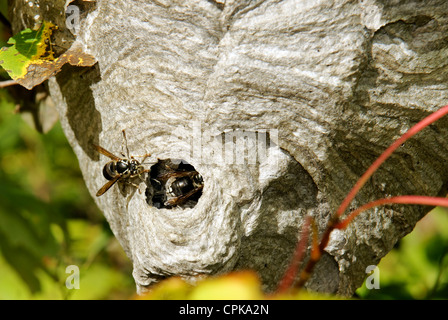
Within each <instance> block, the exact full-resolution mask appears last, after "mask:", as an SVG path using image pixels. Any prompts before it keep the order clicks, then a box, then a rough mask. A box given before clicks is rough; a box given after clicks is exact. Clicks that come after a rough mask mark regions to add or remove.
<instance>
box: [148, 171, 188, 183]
mask: <svg viewBox="0 0 448 320" xmlns="http://www.w3.org/2000/svg"><path fill="white" fill-rule="evenodd" d="M196 174H197V171H172V172H167V173H162V174H160V175H158V176H157V177H156V179H157V180H159V181H167V180H168V179H169V178H171V177H175V178H182V177H186V176H190V177H192V176H194V175H196Z"/></svg>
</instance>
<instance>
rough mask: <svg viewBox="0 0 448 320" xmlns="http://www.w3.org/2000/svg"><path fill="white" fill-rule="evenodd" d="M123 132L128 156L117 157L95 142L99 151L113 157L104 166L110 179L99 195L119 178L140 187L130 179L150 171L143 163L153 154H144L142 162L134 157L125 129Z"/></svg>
mask: <svg viewBox="0 0 448 320" xmlns="http://www.w3.org/2000/svg"><path fill="white" fill-rule="evenodd" d="M122 132H123V138H124V140H125V143H126V151H127V158H120V157H117V156H116V155H114V154H113V153H111V152H109V151H107V150H106V149H104V148H103V147H100V146H98V145H96V144H93V146H94V148H95V149H96V150H97V151H98V152H99V153H101V154H103V155H105V156H107V157H109V158H110V159H112V161H109V162H108V163H106V164H105V165H104V167H103V176H104V178H106V179H107V180H108V181H107V182H106V184H105V185H104V186H102V187H101V189H99V190H98V192H97V193H96V196H97V197H99V196H101V195H103V194H104V193H105V192H106V191H107V190H109V189H110V187H112V186H113V185H114V184H115V183H116V182H117V181H119V180H121V181H125V182H128V183H130V184H132V185H134V186H135V187H138V186H137V185H135V184H133V183H131V182H129V179H132V178H135V177H140V176H141V175H142V174H143V173H145V172H149V171H150V170H147V169H145V168H144V166H143V165H142V163H143V162H144V161H145V160H146V158H147V157H149V156H151V154H149V153H147V154H145V155H143V160H142V162H139V161H137V160H136V159H134V157H133V156H129V149H128V145H127V139H126V134H125V131H124V130H123V131H122ZM123 157H124V155H123Z"/></svg>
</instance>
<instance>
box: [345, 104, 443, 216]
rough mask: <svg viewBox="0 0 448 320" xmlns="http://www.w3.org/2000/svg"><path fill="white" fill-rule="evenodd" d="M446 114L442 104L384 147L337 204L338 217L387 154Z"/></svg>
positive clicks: (387, 156)
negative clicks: (339, 203)
mask: <svg viewBox="0 0 448 320" xmlns="http://www.w3.org/2000/svg"><path fill="white" fill-rule="evenodd" d="M446 114H448V105H446V106H444V107H443V108H440V109H439V110H437V111H436V112H434V113H432V114H430V115H429V116H427V117H426V118H424V119H423V120H421V121H420V122H419V123H417V124H416V125H414V126H413V127H412V128H411V129H409V130H408V131H407V132H406V133H405V134H403V135H402V136H401V137H400V138H398V139H397V140H396V141H395V142H394V143H392V144H391V145H390V147H389V148H387V149H386V151H384V152H383V153H382V154H381V155H380V156H379V157H378V159H376V160H375V162H374V163H373V164H372V165H371V166H370V167H369V169H367V171H366V172H365V173H364V174H363V175H362V177H361V178H360V179H359V180H358V181H357V182H356V184H355V185H354V186H353V188H352V190H350V192H349V193H348V195H347V197H346V198H345V199H344V200H343V201H342V203H341V205H340V206H339V208H338V210H337V211H336V215H337V216H338V217H340V216H342V215H343V214H344V212H345V210H347V208H348V206H349V204H350V202H351V201H352V200H353V198H354V197H355V196H356V194H357V193H358V191H359V189H361V188H362V186H363V185H364V184H365V183H366V181H367V180H368V179H369V178H370V177H371V176H372V174H373V173H374V172H375V171H376V170H377V169H378V167H379V166H380V165H381V164H382V163H383V162H384V161H385V160H386V159H387V158H389V156H390V155H391V154H392V153H393V152H394V151H395V150H396V149H397V148H398V147H399V146H401V145H402V144H403V143H404V142H405V141H406V140H408V139H409V138H410V137H412V136H413V135H415V134H416V133H417V132H419V131H420V130H422V129H423V128H425V127H427V126H428V125H430V124H431V123H433V122H435V121H437V120H439V119H440V118H441V117H443V116H445V115H446Z"/></svg>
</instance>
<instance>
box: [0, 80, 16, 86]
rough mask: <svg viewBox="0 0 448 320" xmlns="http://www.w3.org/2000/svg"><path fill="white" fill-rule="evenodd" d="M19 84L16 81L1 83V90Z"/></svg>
mask: <svg viewBox="0 0 448 320" xmlns="http://www.w3.org/2000/svg"><path fill="white" fill-rule="evenodd" d="M16 84H18V83H17V81H16V80H5V81H0V88H6V87H9V86H13V85H16Z"/></svg>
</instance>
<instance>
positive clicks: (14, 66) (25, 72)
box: [0, 21, 96, 89]
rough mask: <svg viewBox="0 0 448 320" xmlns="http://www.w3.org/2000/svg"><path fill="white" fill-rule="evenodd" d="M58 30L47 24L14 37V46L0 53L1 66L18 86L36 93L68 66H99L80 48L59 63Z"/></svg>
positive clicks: (10, 40) (66, 54) (68, 52)
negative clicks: (56, 50) (54, 45)
mask: <svg viewBox="0 0 448 320" xmlns="http://www.w3.org/2000/svg"><path fill="white" fill-rule="evenodd" d="M55 29H57V27H56V26H55V25H54V24H52V23H51V22H46V21H44V22H43V23H42V25H41V26H40V28H39V29H38V30H31V29H26V30H23V31H21V32H20V33H18V34H17V35H15V36H13V37H12V38H10V39H9V40H8V44H10V45H11V46H9V47H3V48H2V49H1V50H0V65H1V66H2V67H3V68H4V69H5V70H6V72H8V74H9V76H10V77H11V78H12V79H14V80H15V81H17V83H18V84H20V85H22V86H24V87H25V88H27V89H32V88H33V87H35V86H37V85H38V84H41V83H42V82H44V81H45V80H47V79H48V78H50V77H51V76H53V75H55V74H56V73H58V72H59V71H60V70H61V68H62V66H63V65H64V64H66V63H70V64H71V65H73V66H81V67H88V66H93V65H94V64H95V62H96V61H95V58H94V57H92V56H91V55H89V54H86V53H84V52H83V51H82V49H81V48H80V46H79V45H75V46H72V47H71V48H70V49H68V50H67V51H66V52H65V53H63V54H62V55H60V56H59V57H58V58H56V59H55V57H54V56H53V51H52V50H51V46H50V36H51V34H52V32H53V30H55Z"/></svg>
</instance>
